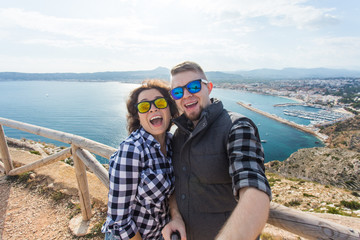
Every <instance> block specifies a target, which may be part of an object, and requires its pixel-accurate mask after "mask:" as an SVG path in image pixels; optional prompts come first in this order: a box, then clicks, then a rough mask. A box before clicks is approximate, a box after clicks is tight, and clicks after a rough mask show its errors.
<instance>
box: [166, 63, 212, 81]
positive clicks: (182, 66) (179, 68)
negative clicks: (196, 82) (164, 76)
mask: <svg viewBox="0 0 360 240" xmlns="http://www.w3.org/2000/svg"><path fill="white" fill-rule="evenodd" d="M188 71H192V72H197V73H199V74H201V75H203V77H204V78H206V76H205V73H204V71H203V70H202V68H201V67H200V65H199V64H197V63H195V62H191V61H185V62H182V63H179V64H178V65H176V66H175V67H173V68H172V69H171V76H174V75H176V74H178V73H181V72H188Z"/></svg>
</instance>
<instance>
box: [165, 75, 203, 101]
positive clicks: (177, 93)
mask: <svg viewBox="0 0 360 240" xmlns="http://www.w3.org/2000/svg"><path fill="white" fill-rule="evenodd" d="M201 82H203V83H205V84H207V83H208V80H205V79H196V80H194V81H191V82H189V83H188V84H186V85H185V86H182V87H176V88H174V89H172V90H171V91H170V94H171V96H172V98H173V99H174V100H178V99H180V98H182V97H183V96H184V88H186V89H187V90H188V91H189V93H198V92H200V90H201Z"/></svg>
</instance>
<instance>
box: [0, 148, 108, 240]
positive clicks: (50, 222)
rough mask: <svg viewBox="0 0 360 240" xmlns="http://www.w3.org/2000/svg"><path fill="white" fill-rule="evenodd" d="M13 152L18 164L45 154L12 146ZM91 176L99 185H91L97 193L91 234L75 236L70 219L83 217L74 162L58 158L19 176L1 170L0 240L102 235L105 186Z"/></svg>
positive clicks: (98, 237) (94, 196) (93, 198)
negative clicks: (8, 175) (65, 161)
mask: <svg viewBox="0 0 360 240" xmlns="http://www.w3.org/2000/svg"><path fill="white" fill-rule="evenodd" d="M10 155H11V157H12V159H13V161H14V162H15V164H16V165H18V164H19V163H20V162H21V163H26V162H32V161H36V160H38V159H41V158H42V157H41V156H39V155H34V154H30V153H29V152H28V151H26V150H19V149H14V148H10ZM55 169H56V170H55ZM54 172H56V174H54ZM50 176H51V177H50ZM95 178H96V177H95ZM88 180H89V182H90V183H89V184H92V183H93V184H95V185H94V186H95V187H96V188H98V189H97V190H98V191H96V189H90V192H93V193H95V194H94V195H91V201H92V205H93V209H92V213H93V217H92V219H91V222H90V226H89V232H90V234H88V235H86V236H84V237H76V236H75V235H74V234H73V233H72V232H71V231H70V229H69V222H70V220H71V218H73V217H80V216H81V213H80V208H79V200H78V196H77V189H76V184H77V183H76V178H75V174H74V172H73V168H72V167H71V166H69V165H67V164H65V163H63V162H58V163H55V164H52V165H48V166H44V167H42V168H39V169H38V170H36V171H34V173H32V174H30V175H29V174H27V175H23V176H21V177H17V178H15V177H10V178H9V177H6V176H5V175H4V174H3V173H1V174H0V193H1V194H0V240H1V239H3V240H8V239H9V240H10V239H25V240H26V239H29V240H30V239H34V240H39V239H89V238H90V239H103V238H104V237H103V234H101V233H100V231H99V228H100V226H101V224H102V223H103V221H104V220H105V212H106V206H105V205H104V204H103V202H104V201H105V200H104V199H106V188H105V187H101V186H100V185H101V183H99V182H96V183H94V178H93V176H90V177H89V178H88ZM99 184H100V185H99ZM102 188H103V189H102Z"/></svg>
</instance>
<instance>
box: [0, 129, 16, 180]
mask: <svg viewBox="0 0 360 240" xmlns="http://www.w3.org/2000/svg"><path fill="white" fill-rule="evenodd" d="M0 153H1V156H2V160H3V163H4V168H5V173H6V175H7V174H8V173H9V172H10V171H11V170H12V169H13V168H14V166H13V164H12V161H11V158H10V153H9V148H8V145H7V142H6V137H5V132H4V129H3V127H2V125H0Z"/></svg>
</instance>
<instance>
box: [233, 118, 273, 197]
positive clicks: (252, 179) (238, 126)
mask: <svg viewBox="0 0 360 240" xmlns="http://www.w3.org/2000/svg"><path fill="white" fill-rule="evenodd" d="M227 150H228V156H229V161H230V162H229V164H230V165H229V166H230V167H229V172H230V176H231V178H232V182H233V192H234V196H235V197H236V198H237V199H238V198H239V196H238V193H239V190H240V189H241V188H244V187H254V188H257V189H258V190H260V191H263V192H265V193H266V194H267V195H268V196H269V198H270V199H271V197H272V196H271V189H270V186H269V182H268V180H267V178H266V176H265V167H264V151H263V148H262V145H261V141H260V138H259V134H258V132H257V129H256V128H255V127H254V126H253V125H252V124H251V123H250V122H248V121H246V120H240V121H237V122H236V123H235V124H234V125H233V127H232V128H231V131H230V134H229V140H228V145H227Z"/></svg>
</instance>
